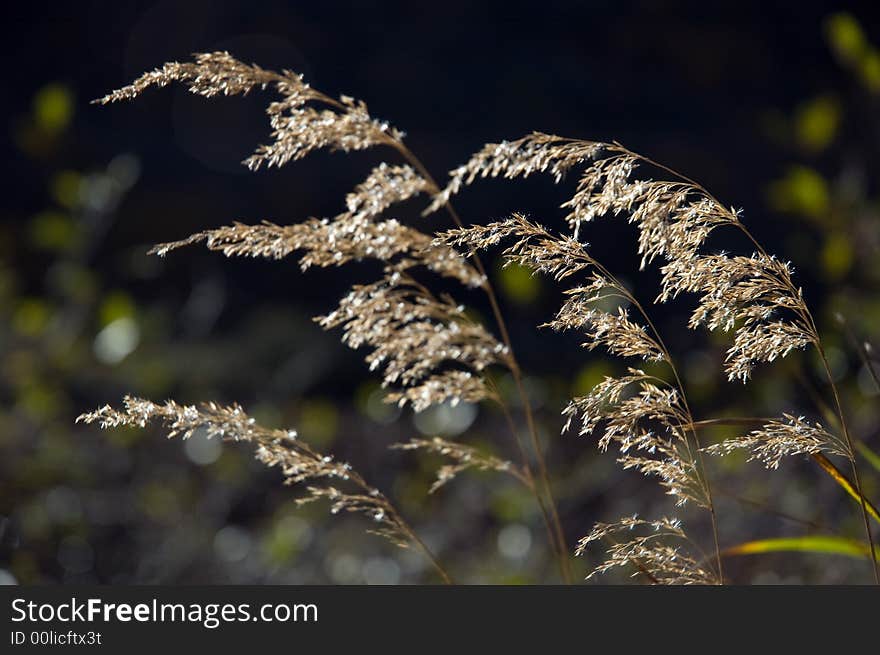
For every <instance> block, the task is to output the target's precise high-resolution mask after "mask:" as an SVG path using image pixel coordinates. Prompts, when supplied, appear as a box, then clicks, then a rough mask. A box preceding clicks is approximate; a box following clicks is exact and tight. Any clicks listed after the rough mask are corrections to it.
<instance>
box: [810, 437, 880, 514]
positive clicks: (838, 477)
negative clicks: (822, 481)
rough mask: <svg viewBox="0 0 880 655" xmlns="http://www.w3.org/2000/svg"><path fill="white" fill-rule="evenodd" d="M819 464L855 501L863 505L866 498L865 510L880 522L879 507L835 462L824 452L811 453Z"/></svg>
mask: <svg viewBox="0 0 880 655" xmlns="http://www.w3.org/2000/svg"><path fill="white" fill-rule="evenodd" d="M810 457H812V458H813V461H815V462H816V463H817V464H818V465H819V466H821V467H822V470H823V471H825V472H826V473H827V474H828V475H830V476H831V478H832V479H833V480H834V481H835V482H836V483H837V484H839V485H840V486H841V488H842V489H843V490H844V491H846V493H848V494H849V495H850V496H852V497H853V498H854V499H855V501H856V502H857V503H858V504H859V505H862V502H863V500H864V505H865V510H866V511H867V512H868V514H869V515H870V516H871V518H873V519H874V520H875V521H877V522H878V523H880V512H878V511H877V508H876V507H874V505H873V504H872V503H871V501H869V500H868V499H867V498H865V499H863V498H862V496H861V495H859V492H858V491H857V490H856V488H855V486H853V483H852V482H850V481H849V479H848V478H847V477H846V476H845V475H844V474H843V473H841V472H840V471H839V470H838V468H837V467H836V466H834V464H832V463H831V460H830V459H828V458H827V457H825V455H823V454H822V453H813V454H812V455H810Z"/></svg>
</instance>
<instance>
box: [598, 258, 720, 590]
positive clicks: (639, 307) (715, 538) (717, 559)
mask: <svg viewBox="0 0 880 655" xmlns="http://www.w3.org/2000/svg"><path fill="white" fill-rule="evenodd" d="M592 263H593V265H594V266H596V267H597V268H598V270H599V272H600V273H602V274H603V275H605V276H606V277H607V278H608V279H609V280H610V281H612V283H613V284H614V285H615V286H616V287H617V288H618V289H620V291H621V293H623V294H624V295H625V296H626V298H627V299H628V300H629V301H630V302H631V303H632V304H633V305H634V306H635V308H636V309H637V310H638V311H639V313H640V314H641V315H642V317H643V318H644V319H645V322H647V324H648V327H650V328H651V331H652V332H653V333H654V337H655V338H656V339H657V345H658V346H660V350H661V351H662V352H663V356H664V357H665V360H666V363H667V364H668V365H669V368H670V369H671V370H672V375H673V376H674V377H675V383H676V385H677V386H678V391H679V394H680V395H681V401H682V403H683V405H684V409H685V412H686V414H687V419H688V424H689V425H682V429H683V430H686V429H688V428H690V431H691V434H692V435H693V437H694V446H695V447H696V450H697V462H698V463H699V471H700V477H701V478H702V484H703V486H704V488H705V490H706V500H707V501H708V505H709V506H708V508H707V509H708V510H709V515H710V517H711V523H712V538H713V541H714V545H715V562H716V565H717V567H718V580H719V581H720V582H721V583H722V584H723V583H724V569H723V567H722V564H721V546H720V543H719V540H718V517H717V516H716V514H715V503H714V502H713V500H712V487H711V485H710V484H709V477H708V475H707V474H706V464H705V462H704V461H703V452H702V449H701V448H700V439H699V436H698V435H697V431H696V429H694V427H693V425H694V417H693V414H692V413H691V408H690V405H688V401H687V394H686V393H685V390H684V384H683V383H682V381H681V377H680V376H679V374H678V368H677V367H676V366H675V362H674V361H673V359H672V353H670V352H669V348H668V347H667V346H666V343H665V342H664V341H663V337H662V336H661V334H660V330H658V329H657V326H656V325H654V322H653V321H652V320H651V317H650V316H649V315H648V312H647V311H645V308H644V307H643V306H642V304H641V303H640V302H639V300H638V298H636V297H635V295H634V294H632V293H631V292H630V291H629V290H628V289H627V288H626V287H625V286H624V285H623V284H622V283H621V282H620V280H618V279H617V278H616V277H615V276H614V275H613V274H612V273H611V272H610V271H609V270H608V269H607V268H605V267H604V266H603V265H602V264H600V263H599V262H598V261H595V260H592ZM685 447H686V448H687V450H688V454H689V456H690V457H691V458H693V453H691V452H690V446H689V445H688V443H687V439H685Z"/></svg>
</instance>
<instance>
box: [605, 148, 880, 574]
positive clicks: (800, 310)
mask: <svg viewBox="0 0 880 655" xmlns="http://www.w3.org/2000/svg"><path fill="white" fill-rule="evenodd" d="M614 145H615V147H616V148H618V150H619V151H620V152H622V153H625V154H629V155H631V156H633V157H637V158H639V159H641V160H642V161H644V162H646V163H648V164H650V165H652V166H656V167H657V168H659V169H661V170H663V171H666V172H668V173H670V174H671V175H674V176H676V177H678V178H679V179H680V180H683V181H685V182H687V183H688V184H690V185H692V186H693V188H694V189H696V190H697V191H699V192H700V193H703V194H705V196H706V197H707V198H709V199H710V200H711V201H713V202H714V203H715V204H716V205H717V206H718V207H720V208H722V210H723V211H725V212H727V214H729V216H730V218H731V223H732V224H733V225H735V226H737V227H738V228H739V229H740V231H741V232H742V233H743V234H744V235H745V236H746V238H748V239H749V241H750V242H751V243H752V244H753V245H754V246H755V248H756V249H757V251H758V252H759V253H760V254H762V255H763V256H765V257H768V256H769V255H768V254H767V251H766V250H765V249H764V247H763V246H762V245H761V244H760V243H758V240H757V239H755V237H754V236H753V235H752V233H751V232H750V231H749V230H748V228H746V226H745V225H743V224H742V222H741V221H740V220H739V218H738V217H737V216H736V215H735V214H734V213H733V212H731V211H729V210H727V209H725V208H724V205H722V204H721V202H720V201H719V200H718V199H717V198H715V196H713V195H712V194H711V193H709V191H708V190H706V188H705V187H703V186H702V185H701V184H699V183H698V182H696V181H695V180H693V179H691V178H689V177H687V176H686V175H682V174H681V173H679V172H678V171H675V170H673V169H671V168H669V167H668V166H664V165H663V164H660V163H659V162H656V161H654V160H652V159H649V158H648V157H644V156H643V155H639V154H637V153H634V152H632V151H631V150H629V149H628V148H626V147H624V146H623V145H621V144H619V143H616V142H615V144H614ZM782 282H783V284H784V285H785V286H786V287H787V288H788V290H789V291H790V292H791V293H792V294H793V297H795V298H798V299H801V293H800V290H799V289H797V288H796V287H795V286H794V284H793V283H792V281H791V279H790V278H789V276H787V275H786V276H784V279H783V280H782ZM795 312H796V313H797V314H798V315H799V316H800V318H801V319H802V320H803V321H804V323H805V324H806V327H808V328H809V329H810V331H811V332H812V335H811V336H812V337H813V345H814V346H815V347H816V350H817V351H818V353H819V357H820V358H821V360H822V366H823V368H824V369H825V373H826V376H827V378H828V382H829V383H830V385H831V392H832V394H833V396H834V402H835V405H836V407H837V414H838V418H839V419H840V425H841V429H842V431H843V436H844V439H845V440H846V443H847V446H848V448H849V451H850V462H851V464H852V470H853V478H854V480H855V484H856V491H857V492H858V494H859V497H860V498H861V502H860V505H861V508H862V519H863V522H864V527H865V534H866V536H867V537H868V543H869V544H870V546H871V569H872V571H873V573H874V580H875V582H876V583H877V584H880V570H878V568H877V554H876V552H875V551H874V536H873V534H872V533H871V525H870V523H869V521H868V509H867V506H866V505H865V502H866V500H865V496H864V494H863V493H862V487H861V481H860V479H859V471H858V465H857V464H856V457H855V447H854V444H853V440H852V437H851V436H850V434H849V429H848V427H847V424H846V418H845V417H844V414H843V405H842V403H841V400H840V394H839V392H838V389H837V384H836V383H835V382H834V376H833V375H832V373H831V367H830V365H829V364H828V359H827V357H826V355H825V349H824V348H823V346H822V342H821V339H820V338H819V332H818V329H817V328H816V323H815V321H814V319H813V316H812V314H811V313H810V310H809V308H808V307H807V306H806V303H804V302H803V301H802V300H801V303H800V306H799V307H797V308H795Z"/></svg>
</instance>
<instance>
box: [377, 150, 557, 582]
mask: <svg viewBox="0 0 880 655" xmlns="http://www.w3.org/2000/svg"><path fill="white" fill-rule="evenodd" d="M388 143H389V145H390V146H391V147H393V148H394V149H395V150H397V151H398V152H399V153H400V155H401V156H402V157H403V158H404V159H405V160H406V161H407V162H408V163H409V164H410V165H411V166H412V167H413V168H415V169H416V171H417V172H418V173H419V175H421V176H422V177H423V178H424V179H425V180H426V181H427V182H428V184H429V186H430V187H431V191H432V193H439V192H440V186H439V185H438V184H437V182H436V180H435V179H434V177H433V176H432V175H431V173H430V171H428V169H427V168H425V165H424V164H422V162H421V160H419V158H418V157H416V156H415V154H414V153H413V152H412V151H411V150H410V149H409V148H407V147H406V146H405V145H404V144H403V143H401V142H399V141H397V140H393V139H389V141H388ZM445 208H446V211H447V212H448V213H449V216H450V217H451V218H452V221H453V223H454V224H455V225H456V227H459V228H464V223H463V222H462V220H461V217H460V216H459V215H458V212H457V211H456V210H455V207H453V206H452V204H451V203H450V202H446V203H445ZM470 254H471V259H472V260H473V262H474V266H475V267H476V269H477V272H478V273H480V275H482V276H483V279H484V282H483V285H482V289H483V291H484V292H485V294H486V297H487V299H488V300H489V305H490V307H491V310H492V314H493V316H494V318H495V323H496V324H497V325H498V331H499V333H500V335H501V341H502V342H503V343H504V346H505V347H506V348H507V353H508V360H509V366H508V368H509V369H510V373H511V376H512V377H513V380H514V383H515V385H516V388H517V394H518V395H519V398H520V402H521V403H522V407H523V413H524V414H525V418H526V425H527V427H528V433H529V438H530V440H531V442H532V448H533V450H534V452H535V461H536V463H537V465H538V473H539V476H540V480H541V484H542V486H543V489H544V493H545V494H546V496H547V505H548V506H549V509H550V511H549V518H550V523H551V524H552V532H553V533H554V534H555V535H556V539H555V542H556V546H555V548H556V550H557V551H558V552H557V554H558V557H559V561H560V570H561V572H562V577H563V580H565V582H567V583H571V582H572V578H571V570H570V563H569V557H568V546H567V545H566V541H565V533H564V532H563V530H562V523H561V521H560V519H559V512H558V510H557V507H556V500H555V499H554V496H553V490H552V487H551V485H550V476H549V473H548V471H547V462H546V459H545V458H544V453H543V446H542V444H541V440H540V437H539V435H538V432H537V429H536V427H535V420H534V414H533V411H532V406H531V402H530V401H529V398H528V394H527V393H526V390H525V386H524V385H523V381H522V371H521V369H520V367H519V363H518V362H517V360H516V357H515V355H514V352H513V343H512V342H511V339H510V333H509V331H508V329H507V322H506V321H505V320H504V315H503V313H502V312H501V307H500V305H499V303H498V298H497V296H496V294H495V289H494V287H493V286H492V283H491V281H490V280H489V275H488V274H487V272H486V268H485V266H484V265H483V262H482V260H481V259H480V257H479V255H478V254H477V253H476V252H471V253H470ZM514 436H515V437H516V434H514ZM534 493H535V496H536V498H538V502H539V504H543V501H542V500H541V499H540V498H539V496H540V493H541V492H540V491H539V490H538V489H537V487H535V489H534Z"/></svg>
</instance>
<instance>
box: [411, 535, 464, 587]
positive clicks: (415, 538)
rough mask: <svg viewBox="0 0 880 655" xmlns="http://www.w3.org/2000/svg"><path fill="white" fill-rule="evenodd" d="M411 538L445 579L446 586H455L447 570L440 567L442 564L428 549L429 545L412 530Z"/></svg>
mask: <svg viewBox="0 0 880 655" xmlns="http://www.w3.org/2000/svg"><path fill="white" fill-rule="evenodd" d="M409 536H410V538H411V539H412V540H413V542H414V543H415V544H416V545H417V546H418V547H419V550H421V551H422V553H423V554H424V555H425V557H426V558H427V559H428V561H429V562H431V565H432V566H433V567H434V570H436V571H437V573H438V574H439V575H440V577H441V578H442V579H443V582H444V584H448V585H451V584H455V583H454V582H453V581H452V577H450V575H449V574H448V573H447V572H446V570H445V569H444V568H443V567H442V566H441V565H440V562H439V561H438V560H437V558H436V557H435V555H434V553H432V552H431V549H430V548H428V546H427V544H425V542H424V541H422V540H421V539H420V538H419V536H418V535H417V534H416V533H415V532H413V531H412V530H410V534H409Z"/></svg>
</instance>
